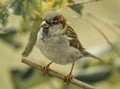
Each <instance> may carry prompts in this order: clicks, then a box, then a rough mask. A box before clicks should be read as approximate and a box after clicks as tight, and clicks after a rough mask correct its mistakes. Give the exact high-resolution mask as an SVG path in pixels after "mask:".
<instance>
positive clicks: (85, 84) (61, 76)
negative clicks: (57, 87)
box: [22, 57, 96, 89]
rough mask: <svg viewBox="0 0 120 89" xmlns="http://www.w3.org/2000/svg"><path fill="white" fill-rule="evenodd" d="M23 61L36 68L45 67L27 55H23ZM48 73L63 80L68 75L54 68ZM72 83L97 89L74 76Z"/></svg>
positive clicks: (88, 88)
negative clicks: (29, 58) (30, 59)
mask: <svg viewBox="0 0 120 89" xmlns="http://www.w3.org/2000/svg"><path fill="white" fill-rule="evenodd" d="M22 62H23V63H25V64H27V65H29V66H31V67H33V68H35V69H38V70H40V71H43V67H42V66H41V65H38V64H36V63H33V62H31V61H29V60H28V59H26V58H25V57H22ZM47 73H48V74H50V75H52V76H54V77H57V78H59V79H62V80H64V79H65V77H66V76H65V75H63V74H61V73H58V72H56V71H54V70H51V69H49V70H48V72H47ZM70 83H71V84H74V85H76V86H79V87H82V88H84V89H96V88H95V87H93V86H91V85H89V84H87V83H84V82H82V81H78V80H76V79H74V78H73V79H72V80H71V81H70Z"/></svg>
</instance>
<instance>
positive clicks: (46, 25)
mask: <svg viewBox="0 0 120 89" xmlns="http://www.w3.org/2000/svg"><path fill="white" fill-rule="evenodd" d="M40 27H43V28H48V27H49V24H48V23H47V22H46V21H43V22H42V23H41V25H40Z"/></svg>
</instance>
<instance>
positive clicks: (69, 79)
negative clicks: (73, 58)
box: [65, 62, 75, 82]
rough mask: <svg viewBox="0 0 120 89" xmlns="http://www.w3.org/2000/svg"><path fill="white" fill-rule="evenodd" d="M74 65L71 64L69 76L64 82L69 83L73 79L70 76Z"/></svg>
mask: <svg viewBox="0 0 120 89" xmlns="http://www.w3.org/2000/svg"><path fill="white" fill-rule="evenodd" d="M74 64H75V63H74V62H73V63H72V66H71V70H70V72H69V74H68V75H67V76H66V77H65V82H69V81H71V80H72V78H73V76H72V71H73V67H74Z"/></svg>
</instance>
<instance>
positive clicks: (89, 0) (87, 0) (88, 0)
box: [68, 0, 100, 6]
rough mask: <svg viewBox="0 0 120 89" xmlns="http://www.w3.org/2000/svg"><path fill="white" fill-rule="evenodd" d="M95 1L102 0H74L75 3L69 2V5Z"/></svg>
mask: <svg viewBox="0 0 120 89" xmlns="http://www.w3.org/2000/svg"><path fill="white" fill-rule="evenodd" d="M95 1H100V0H84V1H77V2H73V3H69V4H68V6H73V5H75V4H87V3H90V2H95Z"/></svg>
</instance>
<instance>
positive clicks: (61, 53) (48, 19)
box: [37, 11, 103, 81]
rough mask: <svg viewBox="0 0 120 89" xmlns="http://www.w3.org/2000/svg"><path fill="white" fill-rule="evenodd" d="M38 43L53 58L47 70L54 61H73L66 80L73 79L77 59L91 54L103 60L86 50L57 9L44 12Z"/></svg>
mask: <svg viewBox="0 0 120 89" xmlns="http://www.w3.org/2000/svg"><path fill="white" fill-rule="evenodd" d="M37 44H38V48H39V49H40V51H41V53H42V54H43V55H44V56H45V57H46V58H48V59H49V60H51V62H50V63H48V64H47V65H45V66H44V70H45V72H46V70H48V68H49V66H50V65H51V64H52V63H53V62H54V63H57V64H61V65H65V64H68V63H72V66H71V70H70V72H69V74H68V75H67V76H66V77H65V81H71V79H72V78H73V76H72V71H73V67H74V64H75V61H76V60H78V59H80V58H83V57H87V56H89V57H93V58H95V59H98V60H100V61H103V60H102V59H100V58H98V57H96V56H94V55H93V54H91V53H89V52H87V51H86V50H85V48H84V47H83V46H82V44H81V43H80V41H79V39H78V37H77V34H76V33H75V31H74V30H73V28H72V27H70V26H69V25H68V24H67V22H66V19H65V18H64V16H63V15H62V14H60V13H59V12H57V11H48V12H46V13H45V14H44V16H43V18H42V23H41V24H40V30H39V32H38V35H37Z"/></svg>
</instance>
